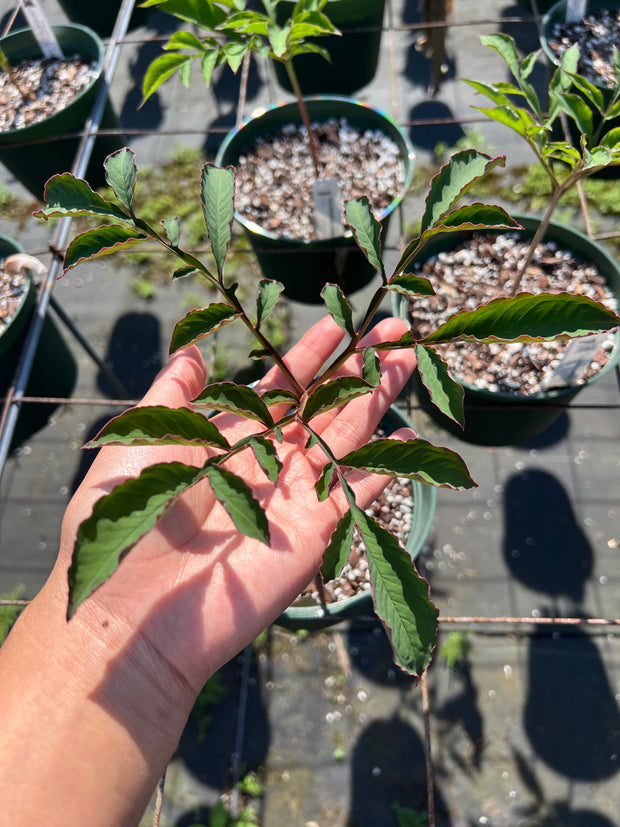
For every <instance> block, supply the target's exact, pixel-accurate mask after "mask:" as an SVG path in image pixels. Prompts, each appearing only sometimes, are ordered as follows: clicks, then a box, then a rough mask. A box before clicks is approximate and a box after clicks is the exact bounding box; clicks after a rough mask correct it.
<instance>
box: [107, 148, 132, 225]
mask: <svg viewBox="0 0 620 827" xmlns="http://www.w3.org/2000/svg"><path fill="white" fill-rule="evenodd" d="M135 158H136V154H135V152H133V150H131V149H129V147H125V148H124V149H119V150H118V152H113V153H112V155H108V157H107V158H106V159H105V161H104V162H103V166H104V167H105V178H106V181H107V182H108V184H109V185H110V186H111V187H112V189H113V190H114V195H115V196H116V197H117V198H118V200H119V201H120V202H121V204H122V205H123V207H125V208H126V209H128V210H129V211H130V212H131V205H132V203H133V196H134V190H135V186H136V179H137V177H138V170H137V168H136V162H135Z"/></svg>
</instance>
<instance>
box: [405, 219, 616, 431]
mask: <svg viewBox="0 0 620 827" xmlns="http://www.w3.org/2000/svg"><path fill="white" fill-rule="evenodd" d="M513 217H514V218H515V219H516V220H517V221H518V222H519V223H520V224H521V225H522V226H523V228H524V229H523V230H522V231H520V232H519V235H522V236H524V237H529V238H532V236H533V235H534V233H535V231H536V228H537V226H538V223H539V219H538V218H535V217H533V216H521V215H514V216H513ZM511 232H514V230H511ZM468 235H470V233H449V234H445V235H443V236H438V237H436V238H435V239H433V240H432V241H431V242H429V243H428V244H427V245H426V246H425V248H424V257H425V258H426V259H428V258H430V257H431V256H434V255H437V253H440V252H442V251H444V250H450V249H452V248H453V247H456V245H457V244H458V243H459V242H460V241H462V240H463V239H464V238H467V236H468ZM545 240H547V241H555V242H557V243H558V244H559V245H561V246H562V247H564V248H566V249H568V250H570V251H571V252H572V253H575V254H576V255H577V256H579V257H580V258H582V259H584V260H586V261H591V262H593V263H594V264H596V265H597V266H598V268H599V270H600V272H601V275H603V276H604V277H605V279H606V282H607V286H608V288H609V289H611V291H612V292H613V293H614V294H615V295H616V296H620V268H619V267H618V265H617V264H616V262H615V261H614V260H613V259H612V258H611V256H609V255H608V254H607V253H606V252H605V250H603V248H602V247H601V246H600V245H598V244H596V243H595V242H594V241H592V240H591V239H590V238H588V237H587V236H585V235H584V234H583V233H580V232H577V230H573V229H571V228H570V227H566V226H564V225H562V224H557V223H551V225H550V227H549V230H548V231H547V234H546V236H545ZM422 263H423V262H422V261H418V266H419V265H420V264H422ZM408 301H409V300H408V299H407V298H406V297H404V296H396V294H395V295H394V299H393V312H394V314H395V315H398V316H401V318H407V315H408V314H407V305H408ZM619 362H620V331H616V333H615V344H614V348H613V351H612V353H611V355H610V358H609V361H608V362H607V364H606V365H605V367H604V368H603V370H601V371H600V373H598V374H597V375H596V376H594V377H593V378H592V379H589V380H588V381H587V382H584V383H583V384H581V385H569V386H567V387H565V388H554V389H553V390H549V391H541V392H540V393H536V394H532V395H530V396H526V397H525V396H518V395H517V394H510V393H502V392H500V391H489V390H481V389H479V388H476V387H474V386H473V385H470V384H468V383H467V382H461V384H462V385H463V391H464V399H463V402H464V409H465V428H464V429H461V428H460V427H459V426H458V425H457V424H456V423H455V422H453V420H451V419H449V418H448V417H447V416H444V415H443V414H442V413H440V411H439V410H438V409H437V408H436V407H435V406H434V405H433V404H432V402H431V400H430V397H429V394H428V391H427V390H426V388H425V387H424V385H422V382H421V381H420V379H419V374H418V373H417V371H416V373H415V374H414V376H413V387H414V391H415V393H416V395H417V397H418V401H419V403H420V405H421V407H422V408H423V409H424V410H425V411H426V412H427V413H428V415H429V416H430V417H431V419H432V420H433V421H434V422H435V423H436V424H437V425H440V426H441V427H442V428H444V429H445V430H446V431H448V432H449V433H451V434H453V435H454V436H456V437H459V438H460V439H462V440H464V441H465V442H470V443H473V444H476V445H495V446H501V445H519V444H520V443H523V442H527V441H528V440H530V439H533V438H534V437H535V436H537V435H538V434H540V433H542V432H543V431H544V430H546V429H547V428H548V427H549V426H550V425H551V424H552V423H553V422H554V421H555V420H556V419H557V417H558V416H559V415H560V414H561V413H562V408H563V407H564V406H566V405H568V404H569V402H570V401H571V400H572V399H574V397H575V396H576V395H577V394H578V393H579V392H580V391H582V390H583V389H584V388H587V387H588V386H589V385H591V384H592V383H593V382H595V381H597V380H598V379H600V378H601V377H603V376H605V375H606V374H608V373H610V372H611V371H613V370H614V368H615V366H616V365H617V364H618V363H619ZM455 379H457V380H458V381H461V380H460V379H459V377H458V376H456V377H455Z"/></svg>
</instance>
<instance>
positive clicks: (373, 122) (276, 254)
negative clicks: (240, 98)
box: [216, 96, 414, 303]
mask: <svg viewBox="0 0 620 827" xmlns="http://www.w3.org/2000/svg"><path fill="white" fill-rule="evenodd" d="M305 100H306V104H307V107H308V114H309V116H310V119H311V121H318V122H325V121H327V120H329V119H330V118H345V119H346V120H347V122H348V123H349V124H350V125H351V126H352V127H356V128H360V129H363V130H366V129H373V130H374V129H378V130H381V131H382V132H383V133H384V134H385V135H387V136H388V137H389V138H391V139H392V140H393V141H394V142H395V143H396V145H397V146H398V147H399V149H400V154H401V163H402V177H403V181H404V183H403V185H402V187H401V189H400V191H399V192H397V193H394V197H393V199H392V201H391V203H390V204H389V205H388V206H387V207H386V208H385V209H384V210H383V211H382V212H381V213H380V214H379V215H378V216H377V218H378V219H379V220H380V221H381V224H382V226H383V237H384V238H385V233H386V232H387V227H388V223H389V219H390V216H391V214H392V213H393V212H394V210H395V209H396V207H397V206H398V204H399V203H400V202H401V201H402V199H403V198H404V196H405V194H406V192H407V189H408V188H409V186H410V184H411V179H412V176H413V167H414V152H413V147H412V146H411V143H410V141H409V139H408V137H407V136H406V134H405V133H404V131H403V130H402V129H401V128H400V127H399V126H398V125H397V124H396V123H395V122H394V121H393V120H392V119H391V118H390V117H389V116H388V115H386V114H384V113H383V112H381V111H379V110H378V109H374V108H372V107H371V106H368V105H367V104H364V103H361V102H360V101H356V100H352V99H349V98H339V97H331V96H321V97H310V98H306V99H305ZM289 124H295V125H300V124H301V116H300V114H299V109H298V107H297V104H296V103H288V104H283V105H279V106H272V107H270V108H269V109H266V110H263V111H261V112H260V113H259V114H257V115H254V116H252V117H250V118H248V119H247V120H245V121H244V122H243V123H242V124H241V125H240V126H239V127H238V128H236V129H234V130H233V131H232V132H230V133H229V134H228V135H227V137H226V138H225V139H224V141H223V143H222V145H221V147H220V149H219V151H218V154H217V159H216V163H217V164H218V165H220V166H227V165H233V166H235V165H236V164H237V163H238V161H239V156H240V155H241V154H242V153H243V152H244V151H245V150H247V149H249V148H251V147H252V146H253V145H254V144H255V143H256V141H257V140H258V139H261V138H266V137H268V136H270V135H274V134H275V133H276V132H277V131H278V130H279V129H281V128H282V127H283V126H286V125H289ZM308 190H309V192H311V191H312V182H309V183H308ZM235 217H236V219H237V221H238V222H239V223H240V224H241V226H242V227H243V229H244V231H245V233H246V234H247V236H248V238H249V240H250V242H251V244H252V248H253V250H254V252H255V254H256V257H257V259H258V262H259V264H260V267H261V269H262V271H263V274H264V275H265V277H266V278H271V279H276V280H278V281H281V282H282V283H283V284H284V287H285V289H284V295H285V296H287V297H288V298H289V299H294V300H295V301H299V302H306V303H319V302H321V297H320V293H321V290H322V289H323V287H324V286H325V284H327V283H333V284H338V285H340V286H341V287H342V288H343V290H344V292H345V294H347V295H348V294H349V293H352V292H354V291H355V290H359V289H361V288H362V287H364V286H365V285H367V284H368V283H369V282H370V281H371V280H372V278H373V277H374V275H375V271H374V270H373V269H372V267H371V266H370V265H369V264H368V261H367V260H366V258H365V257H364V255H363V254H362V253H361V252H360V250H359V249H358V247H357V245H356V243H355V240H354V238H353V235H352V234H351V233H350V232H346V233H344V234H343V235H341V236H337V237H335V238H328V239H321V240H303V239H289V238H282V237H279V236H277V235H276V234H275V233H273V232H271V231H269V230H266V229H265V228H263V227H260V226H258V225H257V224H256V223H254V222H253V221H250V220H248V219H246V218H245V217H244V216H242V215H240V214H239V213H238V212H237V213H235Z"/></svg>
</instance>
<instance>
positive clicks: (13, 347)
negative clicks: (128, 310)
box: [0, 235, 77, 450]
mask: <svg viewBox="0 0 620 827" xmlns="http://www.w3.org/2000/svg"><path fill="white" fill-rule="evenodd" d="M23 252H24V250H23V247H21V245H20V244H18V243H17V242H16V241H14V240H13V239H12V238H9V237H8V236H5V235H0V261H1V260H4V259H5V258H6V257H7V256H10V255H12V254H13V253H23ZM35 304H36V286H35V285H34V284H33V283H32V282H30V283H29V285H28V289H27V291H26V292H25V293H24V295H23V297H22V301H21V303H20V306H19V307H18V309H17V310H16V311H15V313H14V314H13V317H12V318H11V321H10V322H9V323H8V325H7V326H6V327H5V328H4V329H3V330H2V331H0V398H1V397H4V396H5V395H6V393H7V391H8V389H9V388H10V387H11V384H12V382H13V380H14V378H15V372H16V370H17V366H18V364H19V359H20V357H21V353H22V350H23V348H24V346H25V343H26V338H27V335H28V329H29V322H30V320H31V318H32V314H33V312H34V309H35ZM76 379H77V364H76V361H75V359H74V357H73V354H72V353H71V351H70V350H69V348H68V347H67V344H66V342H65V340H64V339H63V337H62V336H61V334H60V331H59V330H58V327H57V326H56V324H55V322H54V321H53V319H52V318H50V316H49V315H48V316H47V317H46V318H45V321H44V323H43V329H42V331H41V338H40V340H39V345H38V347H37V352H36V354H35V358H34V361H33V364H32V369H31V372H30V377H29V380H28V384H27V385H26V396H37V397H68V396H70V395H71V393H72V392H73V388H74V387H75V382H76ZM57 407H58V405H56V404H53V403H49V404H48V403H36V404H35V403H24V404H23V405H22V406H21V410H20V413H19V417H18V420H17V426H16V428H15V431H14V433H13V438H12V441H11V450H15V448H17V447H19V445H21V444H22V443H23V442H25V441H26V440H27V439H28V438H29V437H31V436H32V435H33V434H35V433H36V432H37V431H39V430H41V428H43V427H45V425H46V424H47V422H48V420H49V418H50V416H51V415H52V413H53V412H54V411H55V410H56V408H57Z"/></svg>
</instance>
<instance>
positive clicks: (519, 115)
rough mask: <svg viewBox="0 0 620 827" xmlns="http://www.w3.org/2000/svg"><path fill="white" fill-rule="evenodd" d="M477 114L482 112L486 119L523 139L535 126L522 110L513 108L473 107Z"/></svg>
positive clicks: (533, 121) (529, 116) (532, 120)
mask: <svg viewBox="0 0 620 827" xmlns="http://www.w3.org/2000/svg"><path fill="white" fill-rule="evenodd" d="M473 108H474V109H477V110H478V112H482V114H483V115H486V116H487V118H491V120H493V121H497V122H498V123H501V124H503V125H504V126H507V127H508V128H509V129H512V131H513V132H516V133H517V135H521V136H522V137H524V138H527V136H528V130H531V129H533V128H534V127H536V126H537V124H536V121H535V120H534V119H533V118H532V117H531V115H529V114H528V113H527V112H526V111H525V110H524V109H517V108H516V107H513V106H496V107H495V108H494V109H485V108H484V107H482V106H474V107H473Z"/></svg>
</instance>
